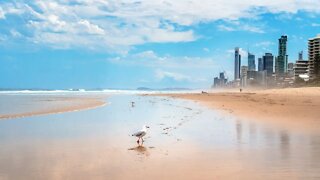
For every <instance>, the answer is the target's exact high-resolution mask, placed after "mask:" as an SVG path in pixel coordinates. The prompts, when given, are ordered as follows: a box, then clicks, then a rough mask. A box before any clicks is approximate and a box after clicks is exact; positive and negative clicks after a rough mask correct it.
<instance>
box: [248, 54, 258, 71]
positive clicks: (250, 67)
mask: <svg viewBox="0 0 320 180" xmlns="http://www.w3.org/2000/svg"><path fill="white" fill-rule="evenodd" d="M248 70H249V71H255V70H256V62H255V56H254V54H251V53H250V52H248Z"/></svg>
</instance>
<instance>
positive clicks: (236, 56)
mask: <svg viewBox="0 0 320 180" xmlns="http://www.w3.org/2000/svg"><path fill="white" fill-rule="evenodd" d="M240 66H241V55H240V52H239V48H238V47H236V48H235V52H234V80H238V79H240Z"/></svg>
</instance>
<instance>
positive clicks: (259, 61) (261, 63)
mask: <svg viewBox="0 0 320 180" xmlns="http://www.w3.org/2000/svg"><path fill="white" fill-rule="evenodd" d="M258 71H263V61H262V58H258Z"/></svg>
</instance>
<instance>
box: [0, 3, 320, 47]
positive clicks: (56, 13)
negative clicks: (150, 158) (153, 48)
mask: <svg viewBox="0 0 320 180" xmlns="http://www.w3.org/2000/svg"><path fill="white" fill-rule="evenodd" d="M300 10H302V11H307V12H317V13H319V12H320V1H319V0H299V1H297V0H281V1H279V0H259V1H253V0H242V1H226V0H201V1H199V0H188V1H186V0H167V1H162V0H160V1H159V0H139V1H138V0H133V1H132V0H118V1H107V0H81V1H80V0H74V1H65V0H48V1H32V0H22V1H14V2H1V8H0V19H1V18H2V19H4V18H5V17H6V15H17V16H21V18H24V20H25V21H24V22H26V23H27V24H24V25H23V24H22V25H21V27H22V28H26V27H27V28H28V31H30V32H31V33H29V36H30V38H28V39H30V40H31V41H32V42H37V43H42V44H48V45H51V46H53V47H61V48H64V47H65V48H68V47H74V46H76V47H86V48H87V47H89V48H102V49H109V50H111V51H113V50H118V49H126V48H127V49H128V48H130V46H134V45H139V44H144V43H164V42H189V41H195V40H196V39H197V38H198V37H199V36H198V35H197V34H195V32H194V30H193V25H195V24H198V23H200V22H201V23H207V22H212V21H216V20H223V21H225V22H228V21H231V22H232V21H235V22H239V21H240V20H241V19H254V18H256V17H257V16H259V15H260V14H263V13H267V12H270V13H277V14H281V13H283V14H287V15H288V14H289V15H291V14H294V13H296V12H298V11H300ZM218 28H219V29H220V30H225V31H239V30H240V31H249V32H254V33H263V32H264V29H263V26H262V27H261V26H257V25H253V24H248V23H247V24H238V25H233V24H232V23H231V24H230V23H226V24H222V25H218ZM18 31H19V30H18ZM200 36H201V35H200ZM46 38H48V39H46ZM119 47H120V48H119Z"/></svg>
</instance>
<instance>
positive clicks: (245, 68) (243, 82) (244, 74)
mask: <svg viewBox="0 0 320 180" xmlns="http://www.w3.org/2000/svg"><path fill="white" fill-rule="evenodd" d="M247 72H248V66H241V86H242V87H246V86H247Z"/></svg>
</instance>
